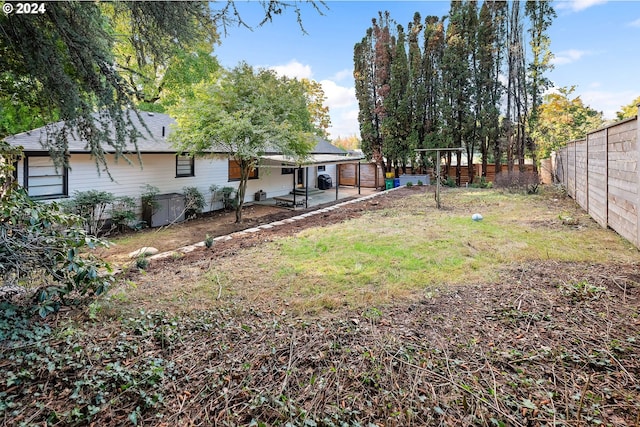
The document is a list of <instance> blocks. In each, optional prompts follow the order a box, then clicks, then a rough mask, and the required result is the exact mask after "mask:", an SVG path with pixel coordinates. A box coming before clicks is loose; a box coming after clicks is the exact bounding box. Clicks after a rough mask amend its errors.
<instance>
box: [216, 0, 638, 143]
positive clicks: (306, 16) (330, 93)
mask: <svg viewBox="0 0 640 427" xmlns="http://www.w3.org/2000/svg"><path fill="white" fill-rule="evenodd" d="M236 4H237V6H238V9H239V11H240V13H241V16H242V17H243V19H245V21H247V23H248V24H250V25H257V24H258V23H259V21H260V18H261V17H262V9H261V5H260V3H258V2H253V1H238V2H236ZM326 4H327V6H328V10H324V16H321V15H319V14H318V13H317V12H316V11H315V10H313V8H312V7H310V6H309V5H303V10H302V19H303V26H304V28H305V30H306V32H307V34H304V33H303V32H302V31H301V30H300V27H299V25H298V23H297V22H296V15H295V13H293V11H291V10H289V11H285V12H284V13H283V14H282V15H281V16H276V17H275V19H274V21H273V22H272V23H267V24H265V25H264V26H262V27H259V28H255V29H254V30H253V31H250V30H248V29H246V28H235V27H234V28H229V29H228V33H227V35H226V36H225V35H223V36H222V40H221V43H222V44H221V45H220V46H217V47H216V49H215V55H216V56H217V57H218V60H219V61H220V63H221V64H222V65H223V66H225V67H233V66H235V65H237V64H238V63H239V62H240V61H246V62H247V63H249V64H251V65H253V66H255V67H264V68H274V69H276V70H277V71H278V72H280V73H282V74H285V75H288V76H291V77H306V78H311V79H314V80H317V81H319V82H321V83H322V85H323V88H324V91H325V94H326V96H327V98H328V99H327V102H326V104H327V106H328V107H329V108H330V114H331V121H332V127H331V128H330V129H329V132H330V137H331V138H336V137H339V136H343V137H344V136H350V135H359V132H358V122H357V114H358V106H357V102H356V99H355V91H354V83H353V75H352V73H353V47H354V45H355V44H356V43H358V42H359V41H360V40H362V38H363V37H364V35H365V32H366V30H367V28H369V27H370V26H371V19H372V18H374V17H376V16H378V11H386V10H388V11H389V12H390V14H391V17H392V18H393V19H395V20H396V21H397V22H398V23H400V24H402V25H403V26H404V27H405V28H406V26H407V24H408V22H409V21H411V19H412V18H413V14H414V12H416V11H417V12H420V14H421V15H422V17H423V18H424V17H425V16H427V15H437V16H443V15H446V14H447V12H448V10H449V4H450V3H449V2H448V1H371V0H362V1H331V0H330V1H327V2H326ZM553 6H554V8H555V9H556V13H557V15H558V17H557V18H556V19H555V20H554V22H553V25H552V27H551V29H550V31H549V36H550V38H551V49H552V51H553V53H554V55H555V59H554V64H555V68H554V70H553V71H551V72H550V73H549V74H548V76H549V77H550V79H551V80H552V81H553V82H554V84H555V85H556V86H557V87H564V86H573V85H575V86H576V90H575V92H574V96H578V95H579V96H580V97H581V98H582V100H583V102H584V103H585V104H587V105H589V106H590V107H592V108H594V109H596V110H598V111H602V112H604V114H605V118H607V119H613V118H614V117H615V113H616V111H618V110H619V109H620V107H621V106H622V105H626V104H629V103H630V102H631V101H632V100H633V99H634V98H636V97H637V96H639V95H640V1H601V0H575V1H568V0H566V1H554V2H553Z"/></svg>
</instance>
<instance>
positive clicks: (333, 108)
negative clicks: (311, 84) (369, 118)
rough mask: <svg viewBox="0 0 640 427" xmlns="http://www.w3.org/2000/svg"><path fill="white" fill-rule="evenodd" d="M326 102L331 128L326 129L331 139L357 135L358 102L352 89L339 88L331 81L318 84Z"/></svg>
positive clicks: (347, 87) (346, 87)
mask: <svg viewBox="0 0 640 427" xmlns="http://www.w3.org/2000/svg"><path fill="white" fill-rule="evenodd" d="M320 84H321V85H322V90H323V91H324V94H325V96H326V97H327V100H326V101H325V104H326V106H327V107H329V115H330V116H331V127H330V128H329V129H328V131H329V135H330V137H331V138H333V139H335V138H338V137H347V136H351V135H354V134H355V135H358V134H359V132H360V130H359V125H358V100H357V99H356V90H355V88H354V87H349V86H340V85H339V84H337V83H336V82H335V81H333V80H322V81H321V82H320Z"/></svg>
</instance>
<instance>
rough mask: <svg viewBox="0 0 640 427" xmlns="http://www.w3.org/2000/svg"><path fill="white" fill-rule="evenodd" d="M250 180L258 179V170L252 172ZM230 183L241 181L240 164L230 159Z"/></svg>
mask: <svg viewBox="0 0 640 427" xmlns="http://www.w3.org/2000/svg"><path fill="white" fill-rule="evenodd" d="M249 179H258V168H255V169H254V170H252V171H251V173H250V174H249ZM229 181H240V163H238V161H237V160H234V159H229Z"/></svg>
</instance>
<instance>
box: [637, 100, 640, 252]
mask: <svg viewBox="0 0 640 427" xmlns="http://www.w3.org/2000/svg"><path fill="white" fill-rule="evenodd" d="M637 108H638V115H636V176H637V177H638V178H637V179H638V181H637V182H636V188H638V189H639V190H638V192H637V193H636V247H637V248H638V247H640V125H639V124H640V104H638V105H637Z"/></svg>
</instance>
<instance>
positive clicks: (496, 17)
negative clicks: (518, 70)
mask: <svg viewBox="0 0 640 427" xmlns="http://www.w3.org/2000/svg"><path fill="white" fill-rule="evenodd" d="M500 3H502V4H498V2H495V1H487V2H484V3H483V4H482V6H481V8H480V15H479V22H478V35H477V41H478V44H477V49H478V50H477V73H476V81H475V84H476V94H477V95H476V108H477V112H478V114H477V122H478V124H479V129H478V138H479V146H480V153H481V156H482V160H481V161H482V176H485V177H486V174H487V164H488V158H489V148H490V147H491V146H493V147H494V153H493V154H494V156H493V157H494V162H496V163H499V158H500V154H499V150H498V153H496V150H495V148H496V147H498V149H499V147H500V143H499V140H498V138H499V135H500V97H501V94H502V83H501V82H500V79H499V75H500V69H501V59H502V57H503V56H502V51H503V47H502V43H501V34H503V33H504V30H503V28H504V25H505V20H504V19H501V18H502V17H501V16H500V7H503V6H504V5H506V3H505V2H500Z"/></svg>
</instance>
